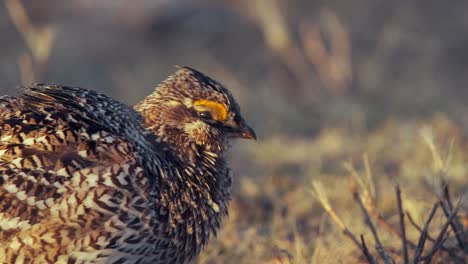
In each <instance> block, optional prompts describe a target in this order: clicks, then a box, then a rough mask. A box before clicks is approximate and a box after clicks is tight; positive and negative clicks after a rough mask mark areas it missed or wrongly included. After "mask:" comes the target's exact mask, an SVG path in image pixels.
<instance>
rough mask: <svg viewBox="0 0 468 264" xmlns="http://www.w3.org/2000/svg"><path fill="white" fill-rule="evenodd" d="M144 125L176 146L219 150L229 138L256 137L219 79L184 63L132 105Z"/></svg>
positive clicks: (226, 144) (224, 146) (191, 149)
mask: <svg viewBox="0 0 468 264" xmlns="http://www.w3.org/2000/svg"><path fill="white" fill-rule="evenodd" d="M135 108H136V110H137V111H139V112H140V113H141V114H142V116H143V119H144V122H145V127H146V128H147V129H149V130H151V131H152V132H153V133H154V134H155V135H156V136H157V137H158V138H159V139H160V140H162V141H164V142H167V143H169V144H170V145H174V146H175V147H176V148H177V150H179V151H183V150H184V148H188V149H186V150H187V151H193V150H194V148H200V147H201V148H203V149H207V150H210V151H212V152H216V153H221V152H223V151H224V150H225V149H226V148H227V146H228V140H229V139H232V138H245V139H256V136H255V132H254V131H253V129H252V128H250V127H249V126H248V125H247V124H246V122H245V120H244V118H243V117H242V115H241V113H240V109H239V106H238V104H237V102H236V101H235V100H234V98H233V96H232V95H231V93H230V92H229V91H228V90H227V89H226V88H225V87H224V86H223V85H222V84H220V83H218V82H217V81H215V80H213V79H211V78H210V77H208V76H206V75H204V74H203V73H201V72H199V71H196V70H194V69H191V68H188V67H183V68H180V69H179V70H177V71H176V73H175V74H173V75H171V76H169V77H168V78H167V79H166V80H165V81H164V82H162V83H161V84H160V85H159V86H158V87H157V88H156V90H155V91H154V92H153V93H152V94H151V95H149V96H148V97H147V98H146V99H145V100H143V101H142V102H141V103H139V104H138V105H136V106H135Z"/></svg>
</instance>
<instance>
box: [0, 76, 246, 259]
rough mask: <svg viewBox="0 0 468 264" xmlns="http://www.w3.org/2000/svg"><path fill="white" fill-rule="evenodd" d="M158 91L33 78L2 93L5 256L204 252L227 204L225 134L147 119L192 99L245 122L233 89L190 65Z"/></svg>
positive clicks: (0, 211)
mask: <svg viewBox="0 0 468 264" xmlns="http://www.w3.org/2000/svg"><path fill="white" fill-rule="evenodd" d="M169 86H173V91H172V92H169V93H167V91H166V90H167V88H170V87H169ZM158 89H159V90H157V91H156V92H155V93H154V94H159V95H154V94H153V95H150V96H149V97H147V99H145V100H144V101H143V102H142V103H141V104H139V105H138V106H137V107H136V110H134V109H133V108H131V107H129V106H127V105H125V104H122V103H120V102H118V101H116V100H113V99H111V98H109V97H107V96H105V95H102V94H98V93H96V92H94V91H91V90H86V89H82V88H77V87H65V86H50V85H44V84H36V85H32V86H30V87H26V88H24V90H23V92H22V94H21V95H20V96H18V97H8V96H4V97H0V263H116V264H117V263H139V264H143V263H155V264H166V263H167V264H168V263H187V262H188V261H189V260H190V259H192V258H193V257H194V256H196V255H198V253H199V252H200V250H201V249H202V247H203V246H204V245H205V244H206V242H207V241H208V239H209V238H210V236H211V235H212V234H214V233H216V230H217V229H218V228H219V225H220V219H221V216H222V215H224V214H226V212H227V203H228V200H229V188H230V185H231V181H232V180H231V175H230V173H229V170H228V169H227V167H226V164H225V161H224V159H223V152H224V150H225V149H226V148H227V145H226V142H225V141H226V139H225V138H221V137H220V139H219V142H218V141H216V142H214V141H213V140H215V139H214V138H213V137H218V136H220V135H221V132H220V131H219V130H218V129H214V130H213V131H209V130H207V127H206V125H205V124H204V123H203V122H202V121H200V120H198V119H197V121H196V122H191V121H190V122H189V123H186V124H184V122H188V121H185V120H187V119H181V120H180V122H181V123H180V124H173V123H171V122H168V123H164V122H166V121H165V120H163V119H161V120H158V119H156V121H157V122H159V123H157V124H155V123H151V122H152V120H155V119H154V118H155V116H159V114H161V113H163V112H160V111H167V114H168V115H169V116H170V115H173V114H174V113H172V112H171V111H170V109H169V110H165V108H164V107H174V108H178V107H191V106H192V104H191V102H192V101H193V100H194V99H196V98H195V97H196V96H206V97H207V98H208V99H209V98H211V97H212V98H215V99H216V98H217V99H216V100H219V101H220V103H224V104H226V105H227V108H229V109H231V110H232V111H233V112H235V113H234V114H231V116H230V118H232V119H234V118H236V119H235V120H237V121H236V122H238V123H239V122H240V123H239V124H243V123H242V122H243V120H241V119H239V118H238V117H236V116H235V114H236V113H237V114H238V111H239V110H238V106H237V105H236V104H235V102H234V99H232V96H231V95H230V94H229V92H228V91H227V90H226V89H225V88H224V87H222V86H221V85H220V84H219V83H217V82H215V81H213V80H211V79H209V78H208V77H206V76H204V75H203V74H201V73H199V72H197V71H195V70H192V69H189V68H183V69H180V70H179V71H178V72H177V73H176V74H175V75H173V76H171V77H169V78H168V79H167V80H166V81H165V82H164V83H163V84H162V85H161V87H160V88H158ZM197 91H198V93H199V95H196V94H193V93H195V92H197ZM210 91H211V92H210ZM190 93H192V94H190ZM190 96H192V97H191V98H190V99H189V98H188V97H190ZM194 96H195V97H194ZM175 99H178V100H180V101H174V100H175ZM215 99H213V100H215ZM165 100H166V101H165ZM187 102H190V104H189V106H187ZM229 105H231V106H230V107H229ZM151 107H154V109H153V110H152V108H151ZM160 107H162V108H160ZM186 113H188V112H186ZM164 117H165V116H161V118H164ZM174 117H176V116H174ZM239 120H240V121H239ZM181 125H185V126H184V128H181V129H180V131H181V132H180V133H179V132H177V133H176V132H175V131H174V130H173V129H179V128H178V127H179V126H181ZM171 129H172V130H171ZM178 133H179V134H178ZM252 133H253V132H252ZM208 140H211V142H208Z"/></svg>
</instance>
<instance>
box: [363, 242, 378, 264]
mask: <svg viewBox="0 0 468 264" xmlns="http://www.w3.org/2000/svg"><path fill="white" fill-rule="evenodd" d="M361 244H362V253H364V256H365V257H366V258H367V261H369V263H370V264H377V261H375V258H374V257H373V256H372V254H371V253H370V252H369V249H368V248H367V245H366V241H365V240H364V236H363V235H361Z"/></svg>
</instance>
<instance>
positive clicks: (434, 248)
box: [421, 198, 463, 263]
mask: <svg viewBox="0 0 468 264" xmlns="http://www.w3.org/2000/svg"><path fill="white" fill-rule="evenodd" d="M462 200H463V199H462V198H460V200H459V201H458V203H457V206H456V207H455V209H454V210H453V211H452V213H451V214H450V215H449V216H448V217H447V221H446V222H445V224H444V225H443V226H442V229H441V230H440V232H439V235H438V236H437V239H436V241H435V243H434V245H433V246H432V248H431V250H430V251H429V253H427V255H426V256H425V257H423V258H421V259H423V260H425V263H430V262H431V259H432V257H433V256H434V255H435V253H436V252H437V251H438V250H439V249H440V247H441V246H442V245H443V243H444V241H445V238H444V237H445V235H446V234H447V229H448V227H449V226H451V225H452V222H453V219H454V218H455V216H456V215H457V213H458V210H459V209H460V205H461V201H462Z"/></svg>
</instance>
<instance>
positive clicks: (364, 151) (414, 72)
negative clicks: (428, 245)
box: [0, 0, 468, 263]
mask: <svg viewBox="0 0 468 264" xmlns="http://www.w3.org/2000/svg"><path fill="white" fill-rule="evenodd" d="M466 10H468V2H467V1H450V4H448V3H447V2H444V1H436V0H416V1H405V0H393V1H385V0H377V1H376V0H351V1H350V0H332V1H320V0H318V1H307V0H237V1H235V0H226V1H215V0H200V1H190V0H153V1H151V0H136V1H124V0H100V1H91V0H68V1H59V0H42V1H34V0H22V1H20V0H3V1H2V3H1V4H0V36H1V37H0V93H1V94H15V93H16V91H17V87H18V86H20V85H22V84H28V83H30V82H33V81H34V82H47V83H55V84H66V85H73V86H82V87H86V88H91V89H95V90H98V91H100V92H103V93H106V94H108V95H111V96H113V97H115V98H117V99H119V100H121V101H123V102H126V103H128V104H131V105H133V104H135V103H137V102H138V101H139V100H141V99H142V98H143V97H144V96H145V95H147V94H149V93H150V92H151V91H152V90H153V89H154V87H155V86H156V85H157V84H158V83H159V82H160V81H162V80H163V79H164V78H165V77H166V76H168V75H169V74H171V73H172V72H174V71H175V70H176V68H175V67H174V66H176V65H180V66H190V67H193V68H196V69H198V70H200V71H202V72H204V73H206V74H207V75H209V76H211V77H213V78H215V79H217V80H219V81H220V82H221V83H223V84H225V85H226V86H227V87H229V88H230V90H231V91H232V93H233V94H234V95H235V97H236V98H237V100H238V102H239V103H240V105H241V107H242V110H243V112H244V116H245V117H246V119H247V120H248V122H249V123H250V124H251V125H252V126H253V127H254V129H255V130H256V132H257V134H258V138H259V140H258V142H256V143H252V142H236V144H235V147H234V150H233V152H232V154H231V157H230V159H231V163H232V167H234V170H235V171H236V172H237V177H236V183H235V186H234V189H233V192H234V197H233V202H232V208H231V214H230V216H229V218H227V219H226V220H225V226H224V229H223V230H222V232H221V233H220V235H219V236H218V240H217V242H216V243H212V244H210V246H209V247H208V249H207V250H206V251H204V252H203V255H202V256H200V258H199V259H198V260H197V261H198V262H199V263H310V262H316V263H327V262H329V263H336V262H335V261H336V260H337V259H342V258H348V257H350V256H355V255H357V256H359V254H354V253H352V252H353V251H355V249H354V248H353V246H352V245H351V246H349V247H346V246H345V245H346V242H345V241H346V238H344V237H343V236H342V235H341V234H340V230H339V229H338V228H335V227H334V225H333V223H330V222H329V221H327V219H328V218H327V217H328V216H327V214H326V213H325V212H324V210H323V209H322V207H321V206H320V204H319V203H318V202H317V199H315V198H314V195H313V194H311V192H312V191H311V190H312V189H313V188H312V185H311V183H312V182H313V181H314V180H320V181H321V182H322V183H324V184H325V186H327V187H326V189H328V193H327V195H328V196H329V197H330V199H331V201H332V203H333V206H335V208H336V210H337V211H339V213H340V215H341V216H340V217H342V219H343V221H344V222H345V224H350V225H353V226H355V228H357V230H356V233H359V230H360V229H359V228H361V227H359V225H357V224H356V223H358V222H359V223H360V221H361V220H362V219H361V218H359V217H357V218H356V217H352V215H353V214H356V212H354V211H352V210H354V209H350V208H353V206H354V205H351V204H352V199H350V197H351V196H350V194H349V192H348V190H349V189H350V188H354V187H353V186H354V185H355V181H356V179H355V178H353V177H352V176H350V175H353V174H355V175H357V174H360V173H361V172H362V171H363V172H364V173H365V174H366V175H368V176H369V175H372V177H370V176H369V177H370V178H372V179H373V180H372V181H371V182H370V183H369V186H367V187H368V188H370V189H369V190H370V192H369V195H370V196H371V198H370V199H372V200H373V201H374V203H375V207H376V208H377V209H379V210H380V211H383V213H382V214H383V215H384V216H385V217H387V219H388V221H390V222H391V221H393V220H395V214H394V210H395V208H394V206H395V205H394V204H393V202H394V198H393V194H392V190H391V189H390V190H389V188H385V186H388V184H389V183H390V184H392V183H394V182H395V181H398V182H399V183H401V184H402V185H403V186H405V188H406V189H404V190H403V191H404V192H408V193H409V192H412V193H417V195H416V197H415V198H414V199H411V198H410V197H407V199H409V200H408V201H407V204H406V205H407V206H408V208H410V209H411V210H414V214H415V217H416V218H417V215H420V217H421V219H423V218H424V216H425V215H426V214H427V210H428V209H430V207H431V202H432V201H433V200H434V199H433V198H431V196H427V195H428V193H430V191H424V190H423V186H428V185H430V180H428V179H430V178H431V177H432V176H433V175H439V174H438V173H440V171H444V175H445V176H446V177H447V178H449V179H450V182H453V183H454V188H455V190H454V192H455V193H462V192H463V191H464V190H466V189H467V188H468V183H467V181H468V180H467V179H468V176H467V174H466V173H467V168H466V165H465V164H468V163H466V161H468V158H467V155H466V153H465V152H466V150H467V149H466V139H465V137H466V134H467V131H468V108H467V103H466V102H467V100H468V87H466V83H468V74H467V73H468V49H467V48H466V47H468V16H466ZM371 171H372V173H371ZM447 171H449V172H447ZM445 172H446V173H445ZM358 183H359V181H358ZM379 186H380V187H379ZM360 187H363V186H360ZM324 188H325V187H324ZM413 191H414V192H413ZM386 197H391V198H389V199H386ZM350 200H351V201H350ZM340 208H341V209H340ZM362 228H363V230H364V227H362ZM386 239H387V240H388V241H392V240H391V239H392V236H391V234H389V235H388V238H384V240H386ZM243 241H244V242H243ZM247 241H248V242H247ZM338 241H339V243H340V245H342V246H341V247H339V250H338V249H337V247H336V246H333V245H334V243H338ZM240 242H243V243H240ZM345 263H348V262H345Z"/></svg>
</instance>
